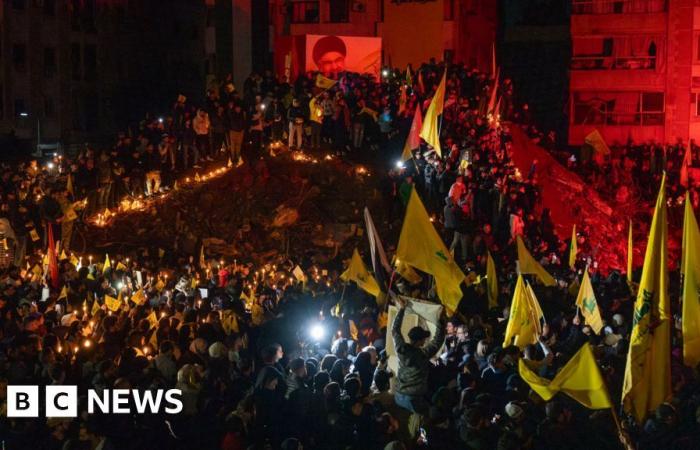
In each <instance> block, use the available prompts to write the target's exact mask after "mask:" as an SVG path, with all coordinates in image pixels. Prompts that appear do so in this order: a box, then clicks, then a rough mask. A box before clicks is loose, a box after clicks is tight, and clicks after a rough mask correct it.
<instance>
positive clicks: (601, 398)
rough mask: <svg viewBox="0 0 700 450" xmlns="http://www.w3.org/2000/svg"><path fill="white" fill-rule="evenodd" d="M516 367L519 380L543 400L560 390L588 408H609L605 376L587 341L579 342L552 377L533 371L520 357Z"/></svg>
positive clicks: (547, 399)
mask: <svg viewBox="0 0 700 450" xmlns="http://www.w3.org/2000/svg"><path fill="white" fill-rule="evenodd" d="M518 371H519V372H520V377H521V378H522V379H523V381H525V382H526V383H527V384H528V385H530V387H531V388H532V390H533V391H535V392H537V394H538V395H539V396H540V397H542V399H544V400H545V401H549V400H551V399H552V397H554V396H555V395H556V394H557V393H558V392H563V393H564V394H566V395H568V396H569V397H571V398H573V399H574V400H576V401H577V402H579V403H580V404H582V405H583V406H585V407H586V408H589V409H605V408H612V402H611V401H610V395H609V394H608V390H607V388H606V387H605V380H604V379H603V375H602V374H601V373H600V369H599V368H598V364H597V363H596V360H595V357H594V356H593V351H592V350H591V346H590V344H588V343H585V344H583V347H581V349H580V350H579V351H578V352H576V354H575V355H574V356H573V357H572V358H571V359H570V360H569V362H567V363H566V364H565V365H564V367H562V369H561V370H560V371H559V372H558V373H557V374H556V376H555V377H554V379H553V380H547V379H545V378H542V377H540V376H538V375H536V374H535V373H534V372H533V371H532V370H530V368H528V367H527V364H525V361H523V360H522V359H521V360H520V361H518Z"/></svg>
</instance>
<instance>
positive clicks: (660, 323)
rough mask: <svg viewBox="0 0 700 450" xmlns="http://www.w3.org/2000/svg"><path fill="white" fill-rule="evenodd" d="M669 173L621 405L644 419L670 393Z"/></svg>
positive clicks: (651, 236)
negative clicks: (667, 200) (667, 202)
mask: <svg viewBox="0 0 700 450" xmlns="http://www.w3.org/2000/svg"><path fill="white" fill-rule="evenodd" d="M666 227H667V219H666V174H664V176H663V178H662V179H661V188H660V189H659V195H658V197H657V199H656V207H655V209H654V218H653V219H652V221H651V228H650V229H649V240H648V241H647V249H646V253H645V255H644V266H643V268H642V278H641V280H640V282H639V292H638V293H637V300H636V301H635V304H634V315H633V320H632V334H631V337H630V343H629V350H628V353H627V364H626V366H625V379H624V382H623V385H622V406H623V408H624V409H625V411H627V412H628V413H630V414H632V415H633V416H634V417H635V418H636V419H637V422H638V423H642V421H643V420H644V418H645V417H646V416H647V414H648V413H649V412H650V411H654V410H655V409H656V408H657V407H658V406H659V405H660V404H661V403H663V402H665V401H666V400H667V399H668V397H669V395H670V394H671V358H670V356H671V355H670V353H671V322H670V321H671V304H670V299H669V297H668V268H667V267H668V266H667V261H668V246H667V229H666Z"/></svg>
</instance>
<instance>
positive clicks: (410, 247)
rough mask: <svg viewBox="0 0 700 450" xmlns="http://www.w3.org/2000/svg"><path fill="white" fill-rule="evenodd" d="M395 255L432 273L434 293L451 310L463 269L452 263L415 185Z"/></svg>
mask: <svg viewBox="0 0 700 450" xmlns="http://www.w3.org/2000/svg"><path fill="white" fill-rule="evenodd" d="M396 258H397V259H399V260H400V261H402V262H404V263H406V264H408V265H409V266H411V267H415V268H416V269H418V270H422V271H423V272H426V273H429V274H432V275H433V276H434V277H435V285H436V287H437V295H438V298H440V301H441V302H442V304H443V305H445V308H446V309H447V312H448V314H453V313H454V312H455V311H456V310H457V306H459V302H460V300H462V289H461V287H460V285H461V284H462V281H464V278H465V277H464V273H462V270H461V269H460V268H459V266H458V265H457V263H455V261H454V258H453V257H452V255H451V254H450V251H449V250H448V249H447V247H446V246H445V243H444V242H442V238H441V237H440V235H439V234H438V233H437V231H435V228H434V227H433V224H432V223H430V218H429V217H428V213H427V211H426V210H425V207H424V206H423V203H422V202H421V200H420V197H418V194H417V193H416V190H415V189H412V190H411V197H410V199H409V201H408V207H407V208H406V216H405V217H404V220H403V226H402V228H401V237H400V238H399V245H398V247H397V249H396Z"/></svg>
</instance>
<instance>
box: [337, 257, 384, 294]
mask: <svg viewBox="0 0 700 450" xmlns="http://www.w3.org/2000/svg"><path fill="white" fill-rule="evenodd" d="M340 279H341V280H343V281H354V282H355V283H357V286H358V287H359V288H360V289H362V290H364V291H365V292H367V293H369V294H371V295H374V296H375V297H379V295H380V294H381V292H382V291H381V289H379V284H378V283H377V280H375V279H374V277H373V276H372V274H370V273H369V271H368V270H367V267H366V266H365V263H364V261H362V258H361V257H360V254H359V253H358V252H357V249H355V250H354V251H353V252H352V259H350V265H348V268H347V270H346V271H345V272H343V273H342V274H341V275H340Z"/></svg>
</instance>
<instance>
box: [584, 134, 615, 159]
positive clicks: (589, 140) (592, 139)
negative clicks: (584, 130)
mask: <svg viewBox="0 0 700 450" xmlns="http://www.w3.org/2000/svg"><path fill="white" fill-rule="evenodd" d="M583 141H584V142H585V143H586V144H588V145H590V146H591V147H593V149H594V150H595V151H597V152H598V153H600V154H603V155H609V154H610V147H608V144H606V143H605V139H603V135H602V134H600V131H598V130H593V131H591V132H590V133H588V135H587V136H586V137H585V138H584V139H583Z"/></svg>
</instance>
